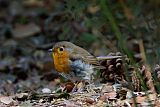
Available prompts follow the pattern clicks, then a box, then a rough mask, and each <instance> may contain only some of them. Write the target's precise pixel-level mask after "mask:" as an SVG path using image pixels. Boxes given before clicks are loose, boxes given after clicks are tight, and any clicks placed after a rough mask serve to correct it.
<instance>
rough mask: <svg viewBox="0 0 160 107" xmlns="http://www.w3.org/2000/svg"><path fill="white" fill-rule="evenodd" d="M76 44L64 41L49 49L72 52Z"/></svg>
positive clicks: (60, 52)
mask: <svg viewBox="0 0 160 107" xmlns="http://www.w3.org/2000/svg"><path fill="white" fill-rule="evenodd" d="M74 47H75V45H74V44H73V43H71V42H67V41H62V42H58V43H56V44H55V45H54V46H53V48H52V49H49V52H53V53H58V54H63V53H65V52H69V53H72V51H73V50H74Z"/></svg>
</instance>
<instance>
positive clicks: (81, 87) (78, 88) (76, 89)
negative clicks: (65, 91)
mask: <svg viewBox="0 0 160 107" xmlns="http://www.w3.org/2000/svg"><path fill="white" fill-rule="evenodd" d="M84 86H85V83H84V82H83V81H81V82H76V83H75V86H74V88H73V89H72V93H74V92H77V93H81V92H82V91H83V90H84Z"/></svg>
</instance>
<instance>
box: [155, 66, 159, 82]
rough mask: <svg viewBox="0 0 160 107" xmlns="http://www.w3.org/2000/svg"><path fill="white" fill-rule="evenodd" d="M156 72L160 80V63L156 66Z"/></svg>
mask: <svg viewBox="0 0 160 107" xmlns="http://www.w3.org/2000/svg"><path fill="white" fill-rule="evenodd" d="M154 73H155V76H156V77H157V79H158V81H159V82H160V65H158V64H157V65H156V67H155V68H154Z"/></svg>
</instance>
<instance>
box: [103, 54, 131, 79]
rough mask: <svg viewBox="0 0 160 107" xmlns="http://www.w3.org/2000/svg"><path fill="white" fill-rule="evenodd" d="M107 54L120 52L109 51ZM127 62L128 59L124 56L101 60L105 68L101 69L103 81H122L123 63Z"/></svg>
mask: <svg viewBox="0 0 160 107" xmlns="http://www.w3.org/2000/svg"><path fill="white" fill-rule="evenodd" d="M108 56H122V54H121V53H120V52H117V53H110V54H108ZM126 62H128V59H127V58H125V60H124V59H123V58H115V59H110V60H104V61H102V62H101V64H102V65H103V66H105V67H106V69H103V70H101V78H102V79H103V80H102V81H103V82H106V81H108V82H117V81H123V79H124V78H125V76H124V63H126Z"/></svg>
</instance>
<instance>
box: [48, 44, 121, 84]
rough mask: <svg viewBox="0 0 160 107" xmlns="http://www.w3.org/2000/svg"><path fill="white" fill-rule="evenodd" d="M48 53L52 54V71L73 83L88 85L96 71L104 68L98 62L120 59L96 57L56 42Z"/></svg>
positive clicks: (85, 51)
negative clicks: (79, 82)
mask: <svg viewBox="0 0 160 107" xmlns="http://www.w3.org/2000/svg"><path fill="white" fill-rule="evenodd" d="M48 51H49V52H51V53H52V58H53V63H54V69H55V70H56V71H57V72H58V73H60V74H61V75H62V76H63V77H64V78H66V79H68V80H70V81H72V82H73V83H75V82H77V81H84V82H87V83H89V84H90V83H91V82H93V79H94V75H95V74H96V70H99V69H105V68H106V67H105V66H102V65H101V63H100V61H99V60H104V59H112V58H119V57H121V56H113V57H96V56H94V55H92V54H91V53H89V52H88V51H87V50H85V49H83V48H82V47H79V46H77V45H75V44H73V43H71V42H68V41H61V42H57V43H55V44H54V45H53V47H52V48H51V49H49V50H48Z"/></svg>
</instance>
